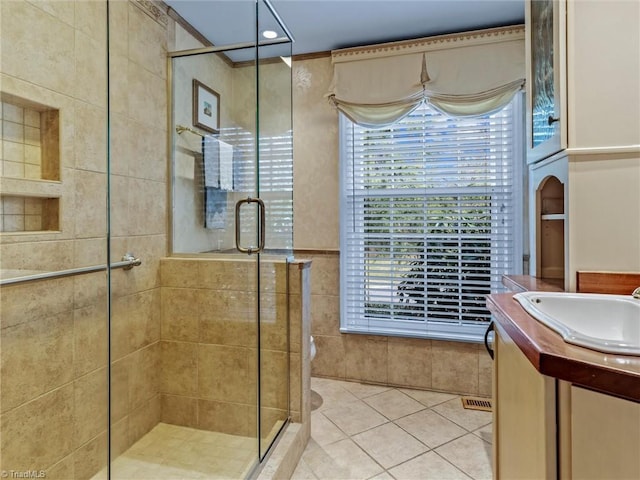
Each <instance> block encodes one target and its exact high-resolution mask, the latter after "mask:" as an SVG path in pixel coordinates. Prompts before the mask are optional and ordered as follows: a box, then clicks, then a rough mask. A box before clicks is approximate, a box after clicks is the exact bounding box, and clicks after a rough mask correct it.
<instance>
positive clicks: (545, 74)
mask: <svg viewBox="0 0 640 480" xmlns="http://www.w3.org/2000/svg"><path fill="white" fill-rule="evenodd" d="M525 23H526V26H527V36H526V42H525V45H526V55H527V161H528V162H529V163H533V162H537V161H538V160H542V159H543V158H546V157H549V156H550V155H553V154H554V153H557V152H559V151H560V150H562V149H564V148H566V122H565V110H566V108H565V106H564V105H565V103H564V102H565V98H566V92H565V84H566V81H565V78H566V75H565V65H566V63H565V58H566V55H565V52H566V41H565V36H564V32H565V24H566V22H565V5H564V1H561V0H529V1H527V3H526V18H525Z"/></svg>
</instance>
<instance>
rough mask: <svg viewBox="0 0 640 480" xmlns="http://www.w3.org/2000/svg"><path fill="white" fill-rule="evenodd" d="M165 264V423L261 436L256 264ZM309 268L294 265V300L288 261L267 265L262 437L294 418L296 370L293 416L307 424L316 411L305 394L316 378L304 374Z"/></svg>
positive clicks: (177, 261)
mask: <svg viewBox="0 0 640 480" xmlns="http://www.w3.org/2000/svg"><path fill="white" fill-rule="evenodd" d="M160 265H161V266H160V272H161V285H162V287H161V297H162V309H161V310H162V315H161V317H162V333H161V350H160V351H161V372H162V373H161V378H160V390H161V393H162V395H161V398H162V421H163V422H166V423H173V424H177V425H185V426H191V427H195V428H201V429H204V430H215V431H218V432H222V433H229V434H233V435H243V436H255V435H256V431H255V428H256V413H257V412H256V402H257V397H256V391H257V390H256V382H257V379H258V372H257V366H258V358H257V344H258V343H257V342H258V339H257V327H256V323H255V322H256V314H255V308H256V294H257V292H256V279H255V272H256V270H255V269H256V264H255V263H254V262H253V261H251V260H246V259H215V258H211V257H209V258H207V257H200V258H175V257H174V258H163V259H162V260H161V262H160ZM301 266H305V264H304V263H295V264H292V265H290V267H289V275H290V292H291V294H290V298H289V302H288V301H287V295H286V282H287V279H286V275H287V272H286V264H285V263H283V262H277V263H272V264H265V263H263V264H262V267H263V273H262V276H261V292H262V307H261V312H262V314H261V321H262V323H261V348H262V361H261V389H262V410H261V416H262V419H263V431H264V432H269V431H270V430H271V427H272V426H273V424H274V422H275V421H276V420H277V419H283V418H285V417H286V414H287V412H286V410H287V407H286V405H287V401H288V398H289V390H288V388H289V384H288V382H287V369H288V368H289V365H291V373H290V375H291V395H290V397H291V398H290V402H291V403H290V409H291V416H292V418H293V420H294V421H296V422H300V421H301V420H302V418H303V417H304V415H307V416H308V412H309V408H308V407H305V405H306V404H305V402H307V403H308V395H306V396H305V395H303V394H302V392H303V391H304V386H305V385H307V387H308V378H309V375H308V367H306V369H305V368H304V364H305V358H304V356H305V355H306V356H307V357H306V364H307V365H308V338H309V335H308V332H309V330H308V325H309V320H308V316H309V310H308V306H307V305H308V296H309V290H308V288H305V287H308V285H309V284H308V268H301ZM303 305H304V306H303ZM287 309H289V315H290V319H289V321H290V325H291V329H290V332H289V331H288V329H287ZM288 333H289V335H290V336H289V337H288V336H287V335H288ZM305 334H306V340H305V337H304V335H305ZM289 343H290V345H291V347H290V351H291V354H290V355H289V353H288V348H289ZM302 352H306V353H302ZM306 391H307V392H308V391H309V389H308V388H307V390H306Z"/></svg>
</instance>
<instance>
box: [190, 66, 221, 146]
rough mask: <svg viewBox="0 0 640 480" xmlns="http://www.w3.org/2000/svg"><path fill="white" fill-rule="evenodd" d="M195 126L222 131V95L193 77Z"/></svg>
mask: <svg viewBox="0 0 640 480" xmlns="http://www.w3.org/2000/svg"><path fill="white" fill-rule="evenodd" d="M193 126H194V127H198V128H201V129H202V130H205V131H207V132H211V133H219V132H220V95H218V93H217V92H215V91H213V90H212V89H210V88H209V87H207V86H206V85H205V84H204V83H202V82H199V81H198V80H196V79H195V78H194V79H193Z"/></svg>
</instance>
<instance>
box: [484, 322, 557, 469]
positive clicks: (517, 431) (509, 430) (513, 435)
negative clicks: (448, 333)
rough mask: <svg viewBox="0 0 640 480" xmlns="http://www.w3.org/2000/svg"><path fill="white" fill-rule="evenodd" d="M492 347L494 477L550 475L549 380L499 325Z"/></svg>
mask: <svg viewBox="0 0 640 480" xmlns="http://www.w3.org/2000/svg"><path fill="white" fill-rule="evenodd" d="M494 351H495V365H494V372H495V377H494V395H493V400H494V406H493V411H494V414H493V415H494V420H493V421H494V425H493V428H494V446H493V447H494V449H495V456H494V469H493V475H494V478H496V479H533V478H536V479H538V478H540V479H543V478H544V479H547V480H552V479H555V478H556V464H557V461H556V418H555V381H554V379H552V378H549V377H546V376H544V375H541V374H540V373H538V371H537V370H536V369H535V368H534V367H533V365H531V363H529V360H528V359H527V358H526V357H525V356H524V354H523V353H522V352H521V351H520V349H519V348H518V346H517V345H516V344H515V343H514V342H513V341H512V340H511V339H510V338H509V337H508V336H507V335H506V333H505V332H504V331H502V330H501V329H499V328H497V329H496V336H495V341H494Z"/></svg>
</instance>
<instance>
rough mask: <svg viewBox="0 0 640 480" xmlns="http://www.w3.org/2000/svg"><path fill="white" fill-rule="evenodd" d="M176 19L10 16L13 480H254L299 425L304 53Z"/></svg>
mask: <svg viewBox="0 0 640 480" xmlns="http://www.w3.org/2000/svg"><path fill="white" fill-rule="evenodd" d="M167 3H168V5H169V6H167V5H166V4H160V3H158V4H156V3H153V2H147V1H141V0H109V1H100V2H96V1H89V0H75V1H71V2H56V1H44V2H29V1H23V0H16V1H12V2H2V3H0V9H1V10H0V21H1V29H0V35H1V38H0V40H1V42H0V50H1V51H0V55H1V58H2V63H1V64H0V80H1V81H0V100H1V107H2V108H1V110H0V112H1V130H0V136H1V140H2V144H1V145H2V149H1V150H0V152H1V158H0V166H1V169H0V267H1V268H0V274H1V277H0V315H1V316H0V470H2V474H3V476H7V477H10V478H14V477H16V478H17V477H19V478H25V475H28V476H30V478H35V477H34V476H38V477H37V478H43V477H46V478H47V479H54V478H60V479H65V480H70V479H90V478H101V479H107V478H113V479H116V478H117V479H138V478H153V479H158V480H160V479H170V478H175V479H178V478H179V479H187V478H238V479H240V478H250V477H252V476H256V475H257V474H258V472H259V471H260V468H261V465H262V464H263V463H264V461H265V459H267V458H268V456H269V453H270V452H271V450H272V449H273V445H274V444H275V443H276V441H277V440H278V438H279V437H281V436H282V432H284V431H285V430H286V429H287V426H288V425H289V422H291V421H294V422H298V421H300V418H301V415H303V412H302V411H303V410H304V405H303V403H304V402H303V401H302V398H301V396H302V395H301V389H300V388H297V387H298V386H299V385H301V384H302V383H303V380H302V377H303V376H304V374H303V367H302V364H303V362H302V358H303V357H304V355H303V354H302V351H303V349H304V348H303V346H302V345H303V343H304V340H303V339H304V338H305V335H306V336H308V327H304V326H303V324H304V323H305V322H304V318H303V317H304V315H307V316H308V312H305V308H303V307H302V304H303V303H304V300H303V298H304V294H303V293H302V290H303V289H304V284H305V280H304V276H303V275H302V273H301V272H303V271H304V269H305V267H306V266H308V265H305V264H304V262H298V261H296V260H294V259H293V256H292V246H293V202H292V190H293V188H292V187H293V185H292V183H293V165H292V143H293V142H292V120H291V110H292V109H291V70H290V60H291V42H292V39H291V36H290V35H289V33H288V32H287V29H286V27H285V26H284V25H283V24H282V22H281V21H280V19H279V18H278V16H277V14H276V12H275V11H274V9H273V8H272V6H271V5H270V4H269V3H268V2H267V1H265V0H240V1H237V2H222V1H221V2H216V1H213V2H207V3H206V4H205V3H203V2H167ZM181 3H184V4H185V5H186V4H192V5H191V6H193V5H196V6H198V5H199V6H200V7H203V6H205V5H206V6H207V8H209V9H210V12H203V15H205V14H210V13H211V12H213V13H214V14H216V15H233V16H234V17H235V19H236V20H238V19H240V20H241V22H240V23H241V24H242V25H244V26H245V27H246V28H241V29H237V31H236V33H237V34H238V37H237V38H233V39H232V40H231V41H230V43H229V44H224V45H223V44H219V45H215V46H213V45H211V44H210V42H208V41H207V40H206V39H205V38H204V37H203V36H202V35H201V34H200V33H199V32H198V31H197V30H196V29H195V28H194V27H193V26H192V25H189V24H188V23H187V22H186V21H185V20H184V19H183V17H182V16H181V15H180V11H176V10H179V9H180V8H183V6H181V5H180V4H181ZM174 4H175V9H176V10H174V9H173V8H172V7H171V6H172V5H174ZM229 18H230V17H229ZM264 30H271V31H274V32H276V35H275V38H273V39H270V40H266V39H264V38H263V37H262V32H263V31H264ZM307 373H308V372H307ZM292 384H293V385H294V386H295V387H296V388H292ZM5 474H6V475H5Z"/></svg>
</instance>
